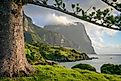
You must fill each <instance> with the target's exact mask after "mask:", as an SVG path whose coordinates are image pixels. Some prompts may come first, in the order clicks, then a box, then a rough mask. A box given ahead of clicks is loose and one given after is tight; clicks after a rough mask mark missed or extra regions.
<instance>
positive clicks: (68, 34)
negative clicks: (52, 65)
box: [44, 22, 95, 54]
mask: <svg viewBox="0 0 121 81" xmlns="http://www.w3.org/2000/svg"><path fill="white" fill-rule="evenodd" d="M44 29H46V30H50V31H53V32H57V33H59V34H61V35H63V36H64V37H65V38H66V39H68V40H70V41H71V42H73V43H74V44H75V45H76V46H75V47H74V48H75V49H77V50H79V51H82V52H85V53H88V54H94V53H95V51H94V48H93V46H92V42H91V40H90V38H89V36H88V35H87V33H86V30H85V26H84V25H83V24H82V23H79V22H75V23H74V24H68V25H46V26H45V27H44ZM63 42H64V40H63ZM63 45H64V44H63ZM64 46H65V45H64ZM72 47H73V46H72Z"/></svg>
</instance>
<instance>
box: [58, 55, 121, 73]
mask: <svg viewBox="0 0 121 81" xmlns="http://www.w3.org/2000/svg"><path fill="white" fill-rule="evenodd" d="M88 56H89V57H98V59H92V60H81V61H76V62H61V63H59V64H60V65H63V66H65V67H67V68H71V67H72V66H74V65H76V64H79V63H83V64H90V65H92V66H93V67H95V68H96V70H97V72H100V68H101V66H102V65H103V64H109V63H110V64H121V54H98V55H94V54H88Z"/></svg>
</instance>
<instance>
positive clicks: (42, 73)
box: [0, 65, 121, 81]
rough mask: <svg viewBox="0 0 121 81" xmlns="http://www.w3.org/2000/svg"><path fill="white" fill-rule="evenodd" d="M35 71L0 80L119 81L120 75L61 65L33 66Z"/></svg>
mask: <svg viewBox="0 0 121 81" xmlns="http://www.w3.org/2000/svg"><path fill="white" fill-rule="evenodd" d="M33 67H35V68H36V70H37V72H35V73H33V74H32V75H30V76H27V77H15V78H6V77H1V78H0V81H121V76H118V75H109V74H100V73H96V72H91V71H87V70H79V69H67V68H64V67H62V66H49V65H44V66H42V65H41V66H40V65H39V66H37V65H36V66H33Z"/></svg>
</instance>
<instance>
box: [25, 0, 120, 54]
mask: <svg viewBox="0 0 121 81" xmlns="http://www.w3.org/2000/svg"><path fill="white" fill-rule="evenodd" d="M65 1H66V0H65ZM68 1H69V2H76V1H77V2H79V3H80V4H81V5H82V7H83V8H84V9H88V8H89V7H90V6H92V5H93V6H97V7H99V8H102V9H104V8H106V7H108V6H107V5H105V4H104V3H101V2H100V1H99V0H94V1H92V0H91V1H90V0H68ZM119 1H121V0H119ZM69 2H68V3H69ZM84 4H85V5H84ZM24 11H25V13H26V14H27V15H28V16H30V17H31V18H32V20H33V22H34V23H35V24H37V25H39V26H43V25H48V24H54V23H59V24H60V23H61V24H68V23H71V22H73V21H78V22H81V23H83V24H84V25H85V28H86V30H87V34H88V35H89V37H90V39H91V41H92V45H93V47H94V49H95V51H96V53H97V54H121V32H119V31H113V30H110V29H107V28H102V27H99V26H97V25H94V24H91V23H87V22H84V21H81V20H78V19H76V18H73V17H70V16H68V15H65V14H62V13H59V12H57V11H54V10H50V9H45V8H42V7H37V6H33V5H27V6H25V7H24ZM114 12H115V13H116V11H114Z"/></svg>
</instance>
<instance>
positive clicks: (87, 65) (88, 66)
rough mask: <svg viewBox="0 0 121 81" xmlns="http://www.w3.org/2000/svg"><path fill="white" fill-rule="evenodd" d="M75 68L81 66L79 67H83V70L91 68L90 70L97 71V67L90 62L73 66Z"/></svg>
mask: <svg viewBox="0 0 121 81" xmlns="http://www.w3.org/2000/svg"><path fill="white" fill-rule="evenodd" d="M73 68H79V69H83V70H89V71H95V72H96V69H95V68H94V67H93V66H91V65H89V64H81V63H80V64H77V65H75V66H73V67H72V69H73Z"/></svg>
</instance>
